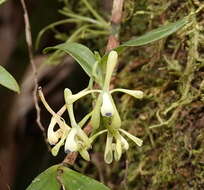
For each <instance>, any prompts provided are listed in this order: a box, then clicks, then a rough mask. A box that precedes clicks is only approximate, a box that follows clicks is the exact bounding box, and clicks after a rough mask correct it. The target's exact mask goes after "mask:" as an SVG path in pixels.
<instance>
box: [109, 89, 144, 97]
mask: <svg viewBox="0 0 204 190" xmlns="http://www.w3.org/2000/svg"><path fill="white" fill-rule="evenodd" d="M114 92H123V93H126V94H129V95H130V96H133V97H134V98H138V99H142V98H143V97H144V92H142V91H141V90H128V89H123V88H116V89H113V90H111V91H110V93H114Z"/></svg>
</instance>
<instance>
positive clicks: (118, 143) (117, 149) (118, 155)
mask: <svg viewBox="0 0 204 190" xmlns="http://www.w3.org/2000/svg"><path fill="white" fill-rule="evenodd" d="M121 155H122V145H121V141H120V139H116V144H115V148H114V158H115V160H116V161H119V160H120V158H121Z"/></svg>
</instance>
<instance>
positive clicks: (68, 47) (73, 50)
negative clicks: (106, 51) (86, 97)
mask: <svg viewBox="0 0 204 190" xmlns="http://www.w3.org/2000/svg"><path fill="white" fill-rule="evenodd" d="M49 50H61V51H64V52H66V53H68V54H69V55H71V56H72V57H73V58H74V59H75V60H76V61H77V62H78V63H79V64H80V65H81V67H82V68H83V69H84V71H85V72H86V73H87V74H88V75H89V76H90V77H92V72H93V71H92V70H93V67H94V64H95V63H96V61H97V60H96V58H95V56H94V54H93V52H92V51H91V50H90V49H89V48H88V47H86V46H84V45H82V44H79V43H75V42H66V43H63V44H59V45H56V46H54V47H48V48H45V49H44V52H47V51H49Z"/></svg>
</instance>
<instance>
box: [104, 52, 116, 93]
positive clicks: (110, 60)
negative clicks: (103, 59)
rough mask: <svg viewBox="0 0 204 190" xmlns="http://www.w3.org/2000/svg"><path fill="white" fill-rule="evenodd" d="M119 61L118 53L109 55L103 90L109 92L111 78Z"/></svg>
mask: <svg viewBox="0 0 204 190" xmlns="http://www.w3.org/2000/svg"><path fill="white" fill-rule="evenodd" d="M117 61H118V53H117V52H116V51H111V52H110V53H109V55H108V59H107V64H106V76H105V81H104V86H103V90H105V91H108V90H109V85H110V80H111V76H112V74H113V71H114V68H115V66H116V64H117Z"/></svg>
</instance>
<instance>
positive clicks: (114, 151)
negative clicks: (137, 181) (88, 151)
mask: <svg viewBox="0 0 204 190" xmlns="http://www.w3.org/2000/svg"><path fill="white" fill-rule="evenodd" d="M106 132H107V138H106V146H105V153H104V160H105V162H106V163H107V164H110V163H111V162H112V161H113V158H114V159H115V160H116V161H119V160H120V158H121V156H122V152H123V151H126V150H128V149H129V143H128V142H127V140H126V139H125V138H124V137H123V136H122V135H121V133H123V134H124V135H125V136H127V137H128V138H129V139H131V140H132V141H133V142H134V143H135V144H136V145H138V146H142V144H143V141H142V140H141V139H139V138H138V137H135V136H133V135H132V134H130V133H128V132H127V131H125V130H123V129H119V130H118V131H117V132H116V133H114V135H113V134H112V133H110V132H109V131H108V130H107V129H105V130H102V131H100V132H98V133H96V134H95V135H93V136H92V137H90V141H91V143H93V141H94V140H95V139H96V138H97V137H98V136H99V135H101V134H103V133H106ZM113 141H115V142H113Z"/></svg>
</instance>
